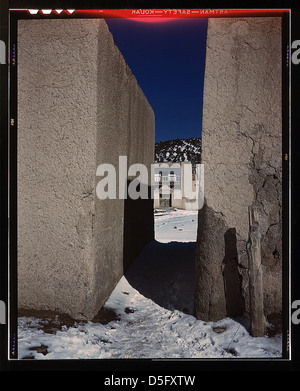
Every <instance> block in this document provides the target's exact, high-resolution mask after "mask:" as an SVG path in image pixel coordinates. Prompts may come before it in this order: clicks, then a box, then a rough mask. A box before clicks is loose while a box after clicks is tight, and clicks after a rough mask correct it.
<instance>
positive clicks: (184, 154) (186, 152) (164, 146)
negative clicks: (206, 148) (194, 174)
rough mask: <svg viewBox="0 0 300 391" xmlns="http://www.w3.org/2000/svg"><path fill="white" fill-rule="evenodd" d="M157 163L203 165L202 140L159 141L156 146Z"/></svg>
mask: <svg viewBox="0 0 300 391" xmlns="http://www.w3.org/2000/svg"><path fill="white" fill-rule="evenodd" d="M155 161H156V162H164V161H168V162H172V163H177V162H184V161H190V162H192V163H193V164H199V163H201V138H188V139H176V140H168V141H159V142H157V143H156V144H155Z"/></svg>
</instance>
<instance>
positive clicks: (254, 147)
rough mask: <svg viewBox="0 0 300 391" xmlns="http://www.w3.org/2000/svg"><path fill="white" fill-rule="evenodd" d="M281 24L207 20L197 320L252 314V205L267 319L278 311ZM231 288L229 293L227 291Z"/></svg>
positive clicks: (273, 19)
mask: <svg viewBox="0 0 300 391" xmlns="http://www.w3.org/2000/svg"><path fill="white" fill-rule="evenodd" d="M281 56H282V54H281V18H276V17H270V18H269V17H268V18H260V17H255V18H226V19H225V18H220V19H219V18H215V19H209V22H208V32H207V49H206V69H205V82H204V83H205V84H204V103H203V126H202V163H203V164H204V171H205V178H204V180H205V190H204V194H205V204H204V207H203V208H202V209H201V210H200V211H199V227H198V239H197V255H196V274H197V277H196V281H197V283H196V292H195V303H196V304H195V305H196V308H195V310H196V316H197V317H198V318H199V319H203V320H217V319H220V318H223V317H225V316H227V315H228V316H235V315H243V314H245V313H246V314H247V312H249V294H248V257H247V251H246V242H247V240H248V230H249V223H248V221H249V219H248V206H250V205H258V207H259V212H260V230H261V234H262V265H263V274H264V278H263V282H264V305H265V314H266V315H269V314H272V313H280V311H281V291H282V286H281V274H282V273H281V271H282V246H281V241H282V237H281V185H282V150H281V149H282V102H281V100H282V98H281V94H282V86H281V79H282V68H281V62H282V61H281ZM225 289H226V292H225Z"/></svg>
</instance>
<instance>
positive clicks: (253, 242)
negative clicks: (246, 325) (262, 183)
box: [247, 206, 266, 337]
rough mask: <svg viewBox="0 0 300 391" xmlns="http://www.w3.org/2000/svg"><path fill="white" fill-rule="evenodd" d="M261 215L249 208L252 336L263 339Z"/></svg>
mask: <svg viewBox="0 0 300 391" xmlns="http://www.w3.org/2000/svg"><path fill="white" fill-rule="evenodd" d="M258 216H259V214H258V208H257V207H256V206H249V240H248V243H247V252H248V259H249V291H250V334H251V335H252V337H263V336H264V335H265V331H266V320H265V316H264V297H263V273H262V266H261V245H260V239H261V234H260V232H259V217H258Z"/></svg>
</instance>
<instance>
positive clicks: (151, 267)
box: [18, 211, 281, 360]
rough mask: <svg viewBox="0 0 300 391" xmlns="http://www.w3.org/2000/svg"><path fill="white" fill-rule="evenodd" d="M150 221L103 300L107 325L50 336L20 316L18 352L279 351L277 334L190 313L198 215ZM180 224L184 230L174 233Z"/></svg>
mask: <svg viewBox="0 0 300 391" xmlns="http://www.w3.org/2000/svg"><path fill="white" fill-rule="evenodd" d="M192 220H193V221H192ZM155 222H156V227H157V229H156V240H155V241H153V242H152V243H150V244H149V245H148V246H147V247H146V248H145V249H144V250H143V252H142V253H141V254H140V256H139V257H138V258H137V259H136V260H135V262H134V263H133V264H132V266H131V267H130V269H129V270H128V273H126V275H125V276H123V277H122V278H121V280H120V281H119V283H118V285H117V286H116V288H115V289H114V291H113V292H112V294H111V296H110V297H109V299H108V300H107V302H106V304H105V308H106V309H110V310H111V312H112V313H115V314H116V318H117V319H114V320H111V321H110V322H108V323H106V322H103V323H106V324H102V323H93V322H87V323H75V324H74V325H73V326H72V327H67V326H63V327H62V328H61V330H58V331H56V333H55V334H49V333H46V332H44V330H45V329H44V330H43V325H45V324H46V323H47V321H45V320H41V319H37V318H28V317H21V318H19V340H18V343H19V358H24V357H26V358H36V359H44V360H47V359H49V360H50V359H78V358H82V359H88V358H90V359H101V358H239V357H240V358H241V357H242V358H245V357H247V358H263V357H269V358H270V357H272V358H275V357H281V336H280V335H278V336H276V337H273V338H269V337H267V336H266V337H263V338H252V337H251V336H250V335H249V332H248V328H249V324H248V322H247V320H246V319H238V320H233V319H230V318H226V319H223V320H221V321H219V322H203V321H201V320H197V319H196V318H195V317H194V316H193V292H194V281H193V276H194V251H195V242H194V241H195V230H193V229H191V228H192V227H193V226H195V227H196V224H197V214H196V213H194V212H185V211H174V212H172V213H170V214H169V215H161V216H156V218H155ZM163 223H164V224H163ZM174 227H176V228H174ZM179 227H180V228H181V229H182V231H177V230H178V228H179ZM174 231H176V233H175V235H178V237H179V235H180V234H182V236H181V239H183V240H184V241H185V243H180V242H176V240H178V239H177V237H176V238H175V241H171V240H172V238H174V236H172V234H174ZM173 240H174V239H173ZM41 346H42V348H39V347H41ZM38 348H39V349H38Z"/></svg>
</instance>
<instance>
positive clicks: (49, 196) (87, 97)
mask: <svg viewBox="0 0 300 391" xmlns="http://www.w3.org/2000/svg"><path fill="white" fill-rule="evenodd" d="M18 28H19V34H18V298H19V307H20V308H28V309H31V308H32V309H46V310H56V311H59V312H66V313H68V314H70V315H72V316H73V317H75V318H78V319H85V318H88V319H91V318H92V317H93V316H94V315H95V314H96V313H97V312H98V310H99V309H100V307H101V306H102V305H103V304H104V302H105V301H106V299H107V298H108V296H109V295H110V293H111V291H112V290H113V288H114V287H115V285H116V283H117V282H118V281H119V279H120V277H121V276H122V274H123V247H124V236H123V235H124V200H109V199H107V200H99V199H98V198H97V196H96V192H95V189H96V185H97V183H98V181H99V180H100V179H101V178H99V177H96V169H97V167H98V165H100V164H102V163H110V164H113V165H114V166H115V167H116V169H117V170H118V159H119V155H124V156H128V166H129V165H131V164H133V163H137V162H138V163H143V164H146V165H147V166H148V167H149V166H150V164H151V163H153V157H154V114H153V111H152V109H151V107H150V105H149V103H148V101H147V99H146V97H145V96H144V94H143V92H142V90H141V89H140V87H139V86H138V84H137V81H136V79H135V77H134V76H133V74H132V73H131V71H130V69H129V67H128V66H127V64H126V63H125V60H124V58H123V56H122V55H121V53H120V52H119V50H118V48H117V46H116V45H115V44H114V41H113V38H112V35H111V34H110V32H109V30H108V27H107V25H106V23H105V21H103V20H96V19H88V20H84V19H81V20H22V21H19V25H18ZM149 172H150V168H149ZM117 173H118V171H117ZM117 179H118V176H117ZM124 186H125V183H124ZM117 191H118V189H117ZM117 194H118V192H117ZM147 212H148V213H145V215H144V224H145V226H147V229H146V230H145V231H144V230H143V226H140V229H139V235H138V237H137V240H139V239H140V240H141V241H143V242H147V241H149V240H151V239H153V236H154V234H153V209H152V208H151V207H149V208H148V210H147ZM131 217H134V213H133V212H132V213H131V214H130V213H129V215H128V214H127V219H129V221H130V219H131ZM149 226H150V227H152V229H151V228H149ZM151 232H152V234H151Z"/></svg>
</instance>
